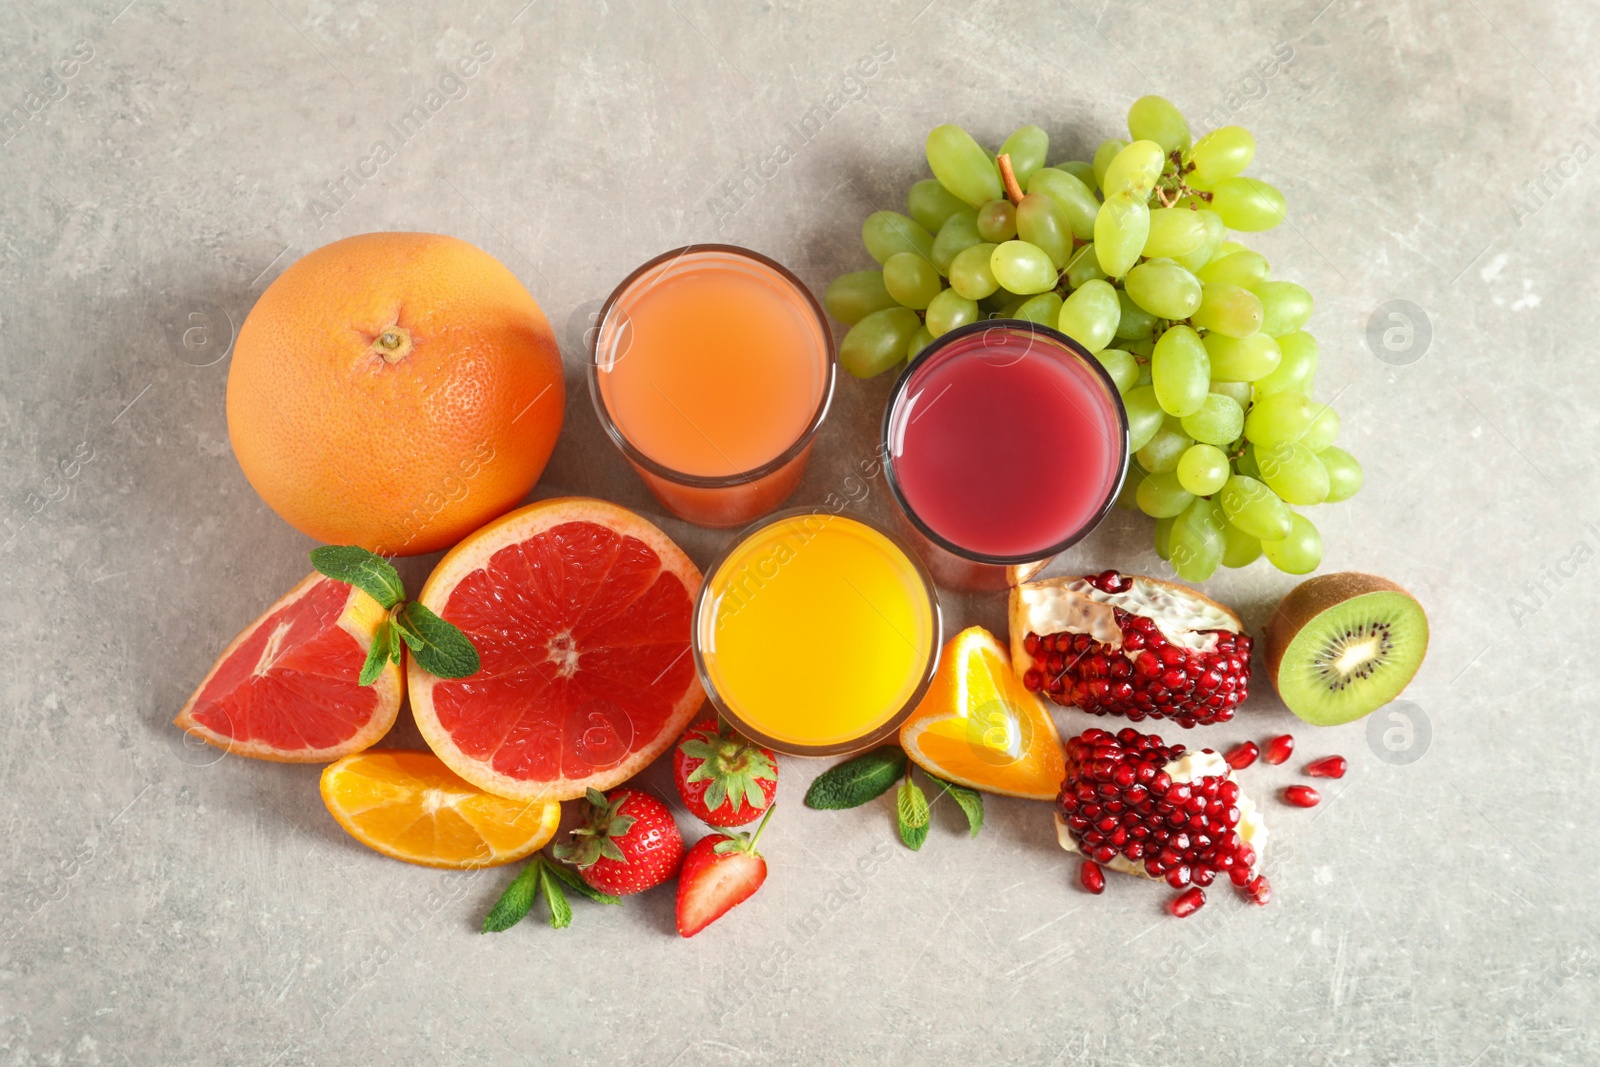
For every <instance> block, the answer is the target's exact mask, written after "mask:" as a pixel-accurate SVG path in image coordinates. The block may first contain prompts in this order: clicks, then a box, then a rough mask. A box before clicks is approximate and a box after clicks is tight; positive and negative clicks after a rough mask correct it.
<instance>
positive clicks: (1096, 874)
mask: <svg viewBox="0 0 1600 1067" xmlns="http://www.w3.org/2000/svg"><path fill="white" fill-rule="evenodd" d="M1078 881H1080V882H1082V883H1083V888H1085V889H1087V890H1088V891H1089V892H1091V893H1093V894H1095V895H1096V896H1099V895H1100V894H1101V893H1104V892H1105V891H1106V876H1105V872H1104V871H1102V870H1101V869H1100V865H1099V864H1098V863H1096V862H1095V861H1094V860H1084V861H1083V866H1082V867H1079V868H1078Z"/></svg>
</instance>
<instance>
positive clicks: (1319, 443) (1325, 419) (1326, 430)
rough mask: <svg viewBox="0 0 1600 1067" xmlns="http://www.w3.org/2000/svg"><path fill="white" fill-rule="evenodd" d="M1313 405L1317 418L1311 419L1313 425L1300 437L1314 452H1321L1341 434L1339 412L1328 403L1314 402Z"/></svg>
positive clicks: (1302, 442)
mask: <svg viewBox="0 0 1600 1067" xmlns="http://www.w3.org/2000/svg"><path fill="white" fill-rule="evenodd" d="M1313 406H1314V408H1315V410H1316V413H1317V414H1316V418H1314V419H1312V420H1311V426H1310V427H1309V428H1308V429H1307V430H1306V432H1305V434H1304V435H1303V436H1302V437H1301V438H1300V443H1301V444H1303V445H1305V446H1306V447H1307V448H1309V449H1311V451H1313V452H1321V451H1322V450H1323V449H1324V448H1327V447H1328V446H1329V445H1331V444H1333V441H1334V438H1336V437H1338V436H1339V413H1338V412H1337V411H1335V410H1333V408H1332V407H1331V406H1330V405H1328V404H1316V403H1315V402H1313Z"/></svg>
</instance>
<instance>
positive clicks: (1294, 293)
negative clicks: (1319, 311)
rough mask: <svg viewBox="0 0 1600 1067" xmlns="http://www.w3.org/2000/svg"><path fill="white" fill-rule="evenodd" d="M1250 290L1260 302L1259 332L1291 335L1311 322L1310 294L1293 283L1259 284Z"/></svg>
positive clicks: (1274, 335)
mask: <svg viewBox="0 0 1600 1067" xmlns="http://www.w3.org/2000/svg"><path fill="white" fill-rule="evenodd" d="M1250 288H1251V292H1253V293H1255V294H1256V296H1257V297H1259V298H1260V300H1261V332H1262V333H1264V334H1269V335H1271V336H1273V337H1280V336H1282V335H1283V334H1286V333H1293V332H1294V331H1296V330H1298V329H1300V327H1302V326H1304V325H1305V324H1306V323H1307V322H1310V321H1311V294H1310V293H1309V292H1307V291H1306V290H1305V288H1304V287H1303V286H1299V285H1296V284H1295V283H1294V282H1260V283H1258V284H1256V285H1254V286H1252V287H1250Z"/></svg>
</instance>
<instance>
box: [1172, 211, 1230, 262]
mask: <svg viewBox="0 0 1600 1067" xmlns="http://www.w3.org/2000/svg"><path fill="white" fill-rule="evenodd" d="M1183 210H1184V211H1188V212H1190V213H1191V214H1193V215H1196V216H1198V217H1199V219H1200V223H1201V225H1202V226H1204V227H1205V241H1204V242H1202V243H1201V245H1200V247H1199V248H1197V249H1195V250H1194V251H1193V252H1189V253H1186V254H1184V255H1181V256H1173V257H1172V258H1173V259H1175V260H1177V261H1178V266H1180V267H1182V268H1183V269H1184V270H1186V271H1188V272H1189V273H1190V274H1194V273H1195V272H1197V271H1198V270H1199V269H1200V268H1201V267H1204V266H1205V265H1206V264H1207V263H1210V262H1211V261H1212V260H1213V259H1215V258H1216V257H1217V255H1219V253H1218V251H1217V249H1218V247H1219V246H1220V245H1221V244H1222V242H1223V241H1224V240H1225V239H1226V238H1227V236H1228V228H1227V227H1226V226H1224V225H1223V224H1222V216H1221V215H1218V214H1217V213H1216V212H1215V211H1212V210H1211V209H1210V208H1207V207H1192V208H1190V207H1186V208H1184V209H1183Z"/></svg>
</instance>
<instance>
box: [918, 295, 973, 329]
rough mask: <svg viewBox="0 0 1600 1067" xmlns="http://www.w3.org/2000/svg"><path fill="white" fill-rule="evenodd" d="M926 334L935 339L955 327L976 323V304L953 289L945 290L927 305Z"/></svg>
mask: <svg viewBox="0 0 1600 1067" xmlns="http://www.w3.org/2000/svg"><path fill="white" fill-rule="evenodd" d="M927 321H928V332H929V333H931V334H933V336H935V337H941V336H943V335H944V334H947V333H949V332H950V331H951V330H953V329H955V328H956V327H957V326H965V325H966V324H967V323H969V322H977V321H978V304H977V302H976V301H974V300H968V299H967V298H966V297H964V296H962V295H961V294H960V293H958V292H956V291H955V290H954V289H946V290H945V291H944V292H942V293H940V294H939V295H938V296H936V297H934V298H933V303H931V304H929V305H928V319H927Z"/></svg>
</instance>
